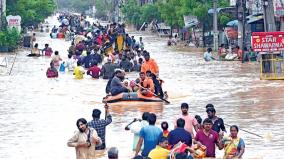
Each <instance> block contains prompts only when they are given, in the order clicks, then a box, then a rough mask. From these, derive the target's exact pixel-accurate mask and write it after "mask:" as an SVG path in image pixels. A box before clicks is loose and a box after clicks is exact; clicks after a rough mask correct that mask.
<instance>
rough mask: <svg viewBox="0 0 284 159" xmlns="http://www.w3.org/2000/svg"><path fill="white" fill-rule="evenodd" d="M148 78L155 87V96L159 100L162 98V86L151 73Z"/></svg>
mask: <svg viewBox="0 0 284 159" xmlns="http://www.w3.org/2000/svg"><path fill="white" fill-rule="evenodd" d="M150 78H151V79H152V81H153V83H154V86H155V94H156V95H158V96H159V97H161V98H164V91H163V88H162V84H161V83H160V81H159V80H158V79H157V77H156V75H155V74H154V73H151V74H150Z"/></svg>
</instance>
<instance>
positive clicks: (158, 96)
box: [134, 82, 170, 104]
mask: <svg viewBox="0 0 284 159" xmlns="http://www.w3.org/2000/svg"><path fill="white" fill-rule="evenodd" d="M134 83H135V85H136V86H138V87H141V88H143V89H146V88H145V87H143V86H141V85H140V84H138V83H136V82H134ZM148 92H150V93H151V94H153V95H154V96H155V97H158V98H160V99H161V100H163V101H164V102H166V103H167V104H170V102H169V101H168V100H166V99H164V98H162V97H160V96H158V95H157V94H155V93H153V92H151V91H148Z"/></svg>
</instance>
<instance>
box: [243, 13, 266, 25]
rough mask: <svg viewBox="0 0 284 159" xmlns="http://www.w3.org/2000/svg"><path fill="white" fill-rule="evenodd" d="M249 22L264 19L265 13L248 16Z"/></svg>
mask: <svg viewBox="0 0 284 159" xmlns="http://www.w3.org/2000/svg"><path fill="white" fill-rule="evenodd" d="M247 19H248V20H247V23H248V24H250V23H253V22H256V21H259V20H262V19H263V15H258V16H253V15H251V16H247Z"/></svg>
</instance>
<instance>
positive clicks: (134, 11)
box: [121, 0, 142, 26]
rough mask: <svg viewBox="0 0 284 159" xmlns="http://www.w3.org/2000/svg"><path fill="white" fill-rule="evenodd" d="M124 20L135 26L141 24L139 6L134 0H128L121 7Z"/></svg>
mask: <svg viewBox="0 0 284 159" xmlns="http://www.w3.org/2000/svg"><path fill="white" fill-rule="evenodd" d="M121 11H122V14H123V15H124V20H126V22H128V23H131V24H134V25H136V26H138V25H141V24H142V22H141V7H140V6H139V5H138V4H137V1H136V0H128V1H127V2H126V3H125V4H124V5H123V6H122V8H121Z"/></svg>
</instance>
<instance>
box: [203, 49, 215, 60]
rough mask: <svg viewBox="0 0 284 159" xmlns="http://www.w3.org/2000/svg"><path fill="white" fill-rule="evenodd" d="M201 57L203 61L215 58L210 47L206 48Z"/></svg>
mask: <svg viewBox="0 0 284 159" xmlns="http://www.w3.org/2000/svg"><path fill="white" fill-rule="evenodd" d="M203 58H204V60H205V61H207V62H208V61H212V60H215V58H214V57H213V55H212V49H211V48H208V49H207V51H206V52H205V53H204V55H203Z"/></svg>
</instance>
